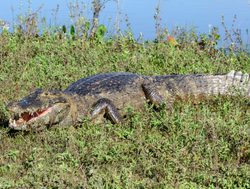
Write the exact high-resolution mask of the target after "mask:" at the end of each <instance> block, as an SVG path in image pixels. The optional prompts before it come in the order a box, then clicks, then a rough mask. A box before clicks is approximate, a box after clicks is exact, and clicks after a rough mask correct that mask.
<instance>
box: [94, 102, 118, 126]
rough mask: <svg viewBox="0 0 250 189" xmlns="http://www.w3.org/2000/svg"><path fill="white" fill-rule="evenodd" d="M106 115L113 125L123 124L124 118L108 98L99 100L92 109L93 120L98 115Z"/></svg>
mask: <svg viewBox="0 0 250 189" xmlns="http://www.w3.org/2000/svg"><path fill="white" fill-rule="evenodd" d="M101 114H106V115H107V116H108V117H109V119H110V120H111V121H112V123H121V122H122V118H121V115H120V113H119V112H118V110H117V109H116V107H115V105H114V104H113V102H112V101H111V100H109V99H107V98H101V99H99V100H98V101H97V102H96V103H95V104H94V105H93V107H92V110H91V112H90V116H91V118H92V119H93V118H95V117H97V116H98V115H101Z"/></svg>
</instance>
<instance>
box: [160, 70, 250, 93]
mask: <svg viewBox="0 0 250 189" xmlns="http://www.w3.org/2000/svg"><path fill="white" fill-rule="evenodd" d="M155 78H156V81H157V83H159V85H165V86H166V90H167V93H169V94H170V95H173V96H187V95H188V96H189V95H192V96H200V95H202V96H210V95H211V96H215V95H232V96H234V95H242V96H250V81H249V74H243V73H242V72H236V71H231V72H229V73H228V74H226V75H174V76H173V75H172V76H171V75H168V76H156V77H155Z"/></svg>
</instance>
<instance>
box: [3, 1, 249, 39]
mask: <svg viewBox="0 0 250 189" xmlns="http://www.w3.org/2000/svg"><path fill="white" fill-rule="evenodd" d="M70 2H73V1H71V0H68V1H61V0H53V1H51V0H33V1H31V9H32V10H37V9H38V8H39V7H40V6H42V9H41V10H40V11H39V13H40V15H41V16H42V17H43V16H44V17H46V19H47V22H48V23H50V24H51V25H55V24H57V25H63V24H66V25H70V24H71V23H72V22H71V20H70V18H69V4H70ZM79 2H84V4H85V6H86V8H85V11H84V12H85V16H86V17H89V18H90V17H91V1H90V0H85V1H84V0H83V1H80V0H79ZM158 3H160V8H161V9H160V10H161V18H162V25H163V26H167V27H168V28H169V29H170V30H171V29H173V28H175V27H176V26H183V27H186V28H195V29H196V30H197V31H198V32H200V33H204V32H205V33H208V32H209V29H210V28H211V26H216V27H219V31H220V32H221V33H223V31H224V30H223V28H222V27H221V18H222V16H224V17H225V22H226V25H227V26H228V27H229V28H230V27H231V25H232V21H233V17H234V15H237V21H236V23H235V27H236V28H239V29H241V31H242V34H243V38H244V41H245V42H246V43H249V42H250V39H249V36H248V35H247V34H246V30H247V29H250V0H190V1H187V0H119V11H120V12H121V14H118V12H119V11H118V9H117V4H116V3H114V2H108V3H107V4H106V7H105V9H104V10H103V11H102V14H101V18H100V20H101V22H102V23H104V24H105V25H106V26H108V29H109V30H110V31H114V30H115V29H114V22H115V20H116V18H117V15H119V18H120V19H121V20H122V21H123V22H122V23H121V24H120V27H121V28H123V29H124V28H126V24H125V22H124V20H125V15H128V18H129V23H130V24H131V28H132V30H133V33H134V34H135V36H139V34H140V33H142V34H143V36H144V38H145V39H154V38H155V28H154V26H155V24H154V18H153V17H154V14H155V8H156V6H157V4H158ZM57 5H59V11H58V13H57V16H56V21H55V19H54V16H53V12H55V11H53V10H55V9H56V7H57ZM27 10H28V3H27V0H23V1H21V0H9V1H2V2H1V6H0V19H3V20H7V21H8V22H10V23H12V22H13V21H15V20H16V17H17V15H18V14H20V13H21V12H22V13H25V12H27Z"/></svg>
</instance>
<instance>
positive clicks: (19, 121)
mask: <svg viewBox="0 0 250 189" xmlns="http://www.w3.org/2000/svg"><path fill="white" fill-rule="evenodd" d="M51 109H52V108H51V107H49V108H46V109H42V110H37V111H35V112H23V113H14V116H13V118H10V120H9V127H11V128H13V129H24V128H26V127H27V125H28V124H30V123H31V122H34V121H36V120H37V119H39V118H42V117H44V116H46V115H47V114H48V113H49V112H51Z"/></svg>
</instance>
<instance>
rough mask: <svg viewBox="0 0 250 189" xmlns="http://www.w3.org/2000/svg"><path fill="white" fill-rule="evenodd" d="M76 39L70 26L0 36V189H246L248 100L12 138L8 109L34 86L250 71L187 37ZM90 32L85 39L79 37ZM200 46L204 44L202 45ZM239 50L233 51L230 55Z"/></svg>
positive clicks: (206, 40)
mask: <svg viewBox="0 0 250 189" xmlns="http://www.w3.org/2000/svg"><path fill="white" fill-rule="evenodd" d="M84 32H85V31H84V30H83V31H82V33H81V35H79V36H77V35H76V33H75V29H74V28H72V27H71V28H70V29H66V28H64V29H63V28H62V29H61V30H57V31H55V32H51V33H47V32H44V33H42V34H39V35H38V34H37V33H36V31H34V30H32V27H31V28H30V29H29V28H28V27H27V28H26V29H25V30H22V29H19V30H18V29H17V31H16V32H14V33H9V32H7V31H3V32H2V33H1V34H0V47H1V50H0V85H1V88H0V120H1V128H0V152H1V153H0V188H39V187H46V188H53V187H54V188H67V187H68V188H86V187H87V186H88V187H89V188H105V187H107V188H168V187H170V188H216V187H219V188H238V187H239V188H240V187H242V188H248V187H250V186H249V178H250V175H249V173H250V141H249V125H250V112H249V107H248V104H249V99H242V98H239V97H235V98H222V97H215V98H214V99H210V100H206V99H205V100H204V101H203V102H200V103H197V104H193V103H192V102H180V101H177V102H176V103H175V105H174V108H173V110H172V111H167V110H162V111H160V112H155V111H153V110H151V109H150V108H148V110H147V111H146V112H134V111H133V110H129V111H128V117H127V118H126V120H125V122H124V124H122V125H119V126H118V125H112V124H111V123H110V122H107V123H105V124H101V125H94V124H92V123H90V122H88V121H86V122H85V123H84V124H82V125H79V126H77V127H73V126H69V127H68V128H56V127H55V128H49V129H47V130H45V131H42V132H37V133H33V132H28V133H27V132H13V131H11V130H10V129H8V128H7V127H5V126H6V120H7V118H8V113H7V112H6V110H5V105H4V104H5V103H7V102H8V101H10V100H17V99H20V98H21V97H23V96H25V95H27V94H28V93H30V92H31V91H33V90H34V89H36V88H46V89H60V90H62V89H65V87H66V86H68V85H69V84H70V83H72V82H73V81H76V80H77V79H79V78H82V77H85V76H89V75H93V74H96V73H102V72H117V71H123V72H136V73H140V74H146V75H164V74H190V73H212V74H215V73H228V72H229V71H230V70H241V71H243V72H248V73H249V70H250V57H249V54H248V53H246V52H244V51H243V50H239V49H234V48H231V49H230V48H229V49H226V50H225V49H216V48H215V42H216V38H215V35H214V36H210V37H209V36H203V38H201V36H197V35H194V34H193V33H183V35H179V36H177V37H173V38H171V37H167V36H161V35H159V39H158V40H155V41H140V40H139V41H138V40H137V39H134V37H133V35H131V33H127V34H125V35H123V36H119V37H117V36H112V37H109V38H107V37H105V35H104V34H105V26H99V27H98V32H96V33H95V35H94V37H90V36H89V35H88V33H84ZM85 34H86V35H85ZM201 39H202V40H201ZM235 50H236V51H235Z"/></svg>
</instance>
